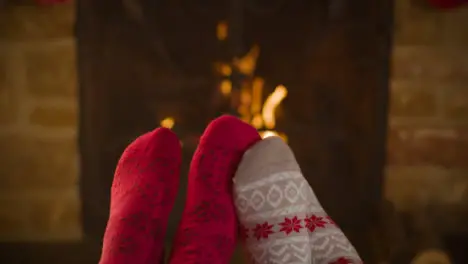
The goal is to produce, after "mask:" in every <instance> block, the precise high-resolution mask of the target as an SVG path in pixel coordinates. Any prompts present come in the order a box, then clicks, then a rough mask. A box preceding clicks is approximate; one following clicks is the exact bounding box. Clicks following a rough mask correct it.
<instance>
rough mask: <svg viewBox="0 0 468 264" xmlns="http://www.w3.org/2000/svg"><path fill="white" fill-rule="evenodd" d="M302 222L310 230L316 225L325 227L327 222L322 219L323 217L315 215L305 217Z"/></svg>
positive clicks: (312, 230)
mask: <svg viewBox="0 0 468 264" xmlns="http://www.w3.org/2000/svg"><path fill="white" fill-rule="evenodd" d="M304 222H305V223H306V227H307V228H308V229H309V231H310V232H314V230H315V229H316V228H317V227H320V228H325V225H326V224H327V222H325V220H323V217H320V216H315V215H312V216H310V217H307V218H306V219H304Z"/></svg>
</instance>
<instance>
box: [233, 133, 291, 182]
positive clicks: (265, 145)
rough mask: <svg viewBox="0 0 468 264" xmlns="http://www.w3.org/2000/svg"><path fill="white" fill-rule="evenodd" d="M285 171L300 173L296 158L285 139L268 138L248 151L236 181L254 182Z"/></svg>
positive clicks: (240, 165)
mask: <svg viewBox="0 0 468 264" xmlns="http://www.w3.org/2000/svg"><path fill="white" fill-rule="evenodd" d="M284 171H300V168H299V165H298V164H297V161H296V158H295V157H294V154H293V152H292V150H291V148H290V147H289V146H288V145H287V144H286V142H284V141H283V139H281V138H280V137H268V138H266V139H263V140H262V141H260V142H258V143H256V144H255V145H253V146H252V147H251V148H250V149H248V150H247V151H246V153H245V154H244V156H243V158H242V161H241V163H240V164H239V168H238V170H237V173H236V175H235V178H234V180H235V181H236V182H237V183H239V182H242V181H254V180H256V179H260V178H263V177H265V176H266V175H267V174H272V173H279V172H284Z"/></svg>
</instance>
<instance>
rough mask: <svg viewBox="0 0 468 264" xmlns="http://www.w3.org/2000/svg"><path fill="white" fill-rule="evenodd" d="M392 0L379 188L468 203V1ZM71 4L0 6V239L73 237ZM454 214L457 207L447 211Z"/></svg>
mask: <svg viewBox="0 0 468 264" xmlns="http://www.w3.org/2000/svg"><path fill="white" fill-rule="evenodd" d="M410 2H411V1H408V0H397V29H396V39H395V48H394V56H393V80H392V85H391V87H392V92H391V93H392V100H391V118H390V122H391V126H390V127H391V129H390V133H389V143H388V146H389V159H388V167H387V177H386V195H387V198H388V199H389V200H391V201H393V202H394V203H395V205H396V206H397V208H398V209H399V210H403V211H415V210H417V209H418V208H419V207H421V206H424V205H426V204H442V205H454V206H459V207H460V208H462V207H461V206H462V205H463V203H468V194H467V192H468V191H467V189H468V162H466V163H465V158H468V52H467V49H466V48H464V46H463V45H465V46H468V27H466V26H464V25H466V24H467V23H468V10H467V9H466V8H465V9H460V10H458V11H456V12H451V13H442V12H434V11H430V10H427V9H424V8H421V7H419V6H414V5H412V4H411V3H410ZM72 26H73V8H72V6H71V5H59V6H56V7H44V8H39V7H14V8H8V9H6V10H2V11H0V156H1V158H2V159H3V163H2V166H1V167H0V240H52V239H76V238H78V237H79V236H80V234H81V232H80V225H79V221H78V219H79V217H78V216H79V202H78V194H77V166H76V165H77V151H76V134H77V133H76V132H77V131H76V111H77V108H76V107H77V104H76V71H75V57H74V55H75V53H74V42H73V38H72ZM454 216H455V217H456V216H457V215H454Z"/></svg>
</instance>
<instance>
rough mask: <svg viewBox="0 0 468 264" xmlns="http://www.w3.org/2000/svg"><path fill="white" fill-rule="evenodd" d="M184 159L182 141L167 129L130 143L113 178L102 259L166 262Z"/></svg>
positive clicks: (108, 263)
mask: <svg viewBox="0 0 468 264" xmlns="http://www.w3.org/2000/svg"><path fill="white" fill-rule="evenodd" d="M180 163H181V148H180V143H179V140H178V138H177V136H176V135H175V134H174V133H173V132H172V131H170V130H169V129H166V128H158V129H156V130H154V131H151V132H149V133H146V134H144V135H142V136H140V137H139V138H137V139H136V140H135V141H134V142H133V143H131V144H130V145H129V146H128V147H127V149H126V150H125V151H124V153H123V154H122V157H121V158H120V160H119V162H118V165H117V169H116V171H115V175H114V181H113V183H112V189H111V204H110V215H109V221H108V223H107V228H106V232H105V234H104V240H103V249H102V255H101V260H100V262H99V263H100V264H128V263H132V264H149V263H157V264H162V263H163V258H164V240H165V234H166V226H167V221H168V218H169V213H170V211H171V210H172V206H173V205H174V201H175V197H176V194H177V189H178V185H179V169H180Z"/></svg>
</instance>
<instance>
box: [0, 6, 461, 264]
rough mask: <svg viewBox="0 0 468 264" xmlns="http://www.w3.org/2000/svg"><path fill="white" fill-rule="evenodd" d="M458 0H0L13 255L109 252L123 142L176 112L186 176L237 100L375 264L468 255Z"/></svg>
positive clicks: (54, 258) (5, 256) (38, 257)
mask: <svg viewBox="0 0 468 264" xmlns="http://www.w3.org/2000/svg"><path fill="white" fill-rule="evenodd" d="M456 2H457V1H449V0H448V1H425V0H419V1H416V0H414V1H409V0H395V1H392V0H380V1H376V0H372V1H371V0H353V1H346V0H333V1H332V0H330V1H325V0H309V1H307V0H289V1H284V0H274V1H263V0H250V1H242V0H231V1H227V0H226V1H210V0H204V1H195V0H193V1H188V0H179V1H175V0H160V1H150V0H140V1H139V0H122V1H121V2H119V1H110V0H100V1H91V0H75V1H74V2H73V1H37V2H32V1H14V0H6V1H5V0H1V1H0V157H1V161H2V164H1V167H0V260H1V262H2V263H12V264H15V263H34V264H40V263H66V262H67V263H81V264H85V263H97V259H98V258H99V250H100V241H101V238H102V234H103V231H104V227H105V223H106V220H107V215H108V203H109V198H108V197H109V187H110V184H111V181H112V176H113V170H114V168H115V164H116V162H117V159H118V158H119V155H120V154H121V153H122V151H123V149H124V148H125V146H126V145H127V144H128V143H129V142H131V141H132V140H133V139H134V138H136V137H137V136H138V135H139V134H141V133H143V132H145V131H147V130H150V129H152V128H154V127H156V126H159V125H163V126H167V127H170V128H172V129H173V130H174V131H175V132H177V133H178V135H179V136H180V138H181V141H182V143H183V146H184V170H183V171H184V175H186V171H187V167H188V164H189V161H190V157H191V155H192V153H193V150H194V149H195V147H196V142H197V139H198V137H199V135H200V134H201V133H202V131H203V128H204V126H205V125H206V124H207V123H208V122H209V120H210V119H212V118H214V117H216V116H218V115H219V114H221V113H231V114H234V115H237V116H239V117H240V118H242V119H243V120H245V121H246V122H250V123H251V124H252V125H254V126H255V127H256V128H258V129H259V131H261V132H262V135H263V136H268V135H272V134H277V135H280V136H282V137H283V138H284V139H285V140H287V141H288V143H289V144H290V145H291V147H292V148H293V150H294V152H295V154H296V156H297V158H298V160H299V162H300V164H301V166H302V168H303V171H304V174H305V175H306V177H307V178H308V180H309V182H310V183H311V184H312V186H313V188H314V189H315V190H316V192H317V195H318V197H319V199H321V201H322V202H323V204H324V206H325V208H326V209H327V211H329V213H330V214H331V215H332V217H334V218H335V219H336V222H337V223H338V224H339V225H340V226H341V227H342V228H343V230H344V231H345V232H346V234H347V235H348V236H349V237H350V239H351V240H352V241H353V243H354V244H355V245H356V247H357V248H358V251H359V252H360V253H361V254H362V255H363V258H364V259H365V260H366V263H371V264H373V263H401V264H405V263H460V264H466V263H468V258H467V255H468V253H466V252H465V251H466V249H467V248H468V227H467V225H466V223H467V222H468V161H467V160H468V26H467V25H468V7H467V6H466V5H462V4H460V5H459V6H458V5H457V3H456ZM458 2H460V3H461V1H458ZM452 5H453V6H452ZM449 7H450V8H449ZM183 177H186V176H183ZM184 190H185V186H182V189H181V192H180V195H179V196H180V197H179V198H178V201H177V205H176V208H175V210H174V216H173V220H172V221H171V223H173V224H172V225H171V226H170V227H169V229H170V232H169V233H170V234H169V238H168V245H170V236H171V235H173V233H174V230H175V228H176V227H177V224H176V223H177V222H178V220H179V218H180V214H181V210H182V208H183V204H184V200H185V197H184V195H183V192H184ZM236 261H238V260H236ZM431 261H432V262H431Z"/></svg>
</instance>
